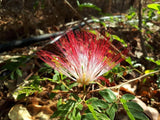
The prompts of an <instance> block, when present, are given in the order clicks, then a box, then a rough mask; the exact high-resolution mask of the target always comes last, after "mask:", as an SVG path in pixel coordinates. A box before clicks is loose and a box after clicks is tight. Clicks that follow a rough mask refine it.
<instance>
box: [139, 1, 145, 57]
mask: <svg viewBox="0 0 160 120" xmlns="http://www.w3.org/2000/svg"><path fill="white" fill-rule="evenodd" d="M138 19H139V22H138V27H139V33H140V42H141V48H142V52H143V56H144V57H147V52H146V49H145V44H144V39H143V35H142V1H141V0H139V8H138Z"/></svg>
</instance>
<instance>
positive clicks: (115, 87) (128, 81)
mask: <svg viewBox="0 0 160 120" xmlns="http://www.w3.org/2000/svg"><path fill="white" fill-rule="evenodd" d="M158 72H160V70H157V71H154V72H150V73H147V74H144V75H142V76H140V77H137V78H134V79H131V80H127V82H124V83H122V84H120V85H116V86H113V87H103V88H100V89H96V90H92V91H90V92H97V91H100V90H104V89H119V88H120V87H122V86H123V85H125V84H127V83H130V82H133V81H136V80H138V79H142V78H144V77H146V76H148V75H151V74H155V73H158Z"/></svg>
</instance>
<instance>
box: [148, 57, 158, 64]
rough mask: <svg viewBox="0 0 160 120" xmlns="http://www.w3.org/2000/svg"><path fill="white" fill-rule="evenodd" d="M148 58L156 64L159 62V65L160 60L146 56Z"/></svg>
mask: <svg viewBox="0 0 160 120" xmlns="http://www.w3.org/2000/svg"><path fill="white" fill-rule="evenodd" d="M146 60H149V61H151V62H153V63H155V64H157V65H160V60H156V61H155V60H154V59H153V58H151V57H146Z"/></svg>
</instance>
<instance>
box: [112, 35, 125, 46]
mask: <svg viewBox="0 0 160 120" xmlns="http://www.w3.org/2000/svg"><path fill="white" fill-rule="evenodd" d="M111 37H112V38H113V39H115V40H117V41H119V42H121V43H122V44H123V45H124V46H125V47H127V44H126V42H125V41H124V40H123V39H121V38H119V37H118V36H117V35H111Z"/></svg>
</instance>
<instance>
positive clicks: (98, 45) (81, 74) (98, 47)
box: [37, 30, 126, 85]
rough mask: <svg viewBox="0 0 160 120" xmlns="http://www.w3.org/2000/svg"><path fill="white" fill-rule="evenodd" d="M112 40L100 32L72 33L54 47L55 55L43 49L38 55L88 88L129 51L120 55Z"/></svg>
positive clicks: (61, 38)
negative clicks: (88, 85)
mask: <svg viewBox="0 0 160 120" xmlns="http://www.w3.org/2000/svg"><path fill="white" fill-rule="evenodd" d="M109 40H110V38H107V37H104V36H103V35H101V34H99V33H98V32H95V33H94V34H93V33H91V32H88V31H83V30H82V31H79V30H77V31H69V32H67V33H66V35H64V36H62V37H60V38H59V40H58V41H56V42H55V43H53V44H52V45H53V46H51V47H52V49H53V48H55V49H53V50H52V52H51V51H49V50H41V51H39V52H38V53H37V55H38V56H39V57H40V59H42V60H43V61H44V62H46V63H47V64H49V65H50V66H51V67H53V68H54V69H56V70H57V71H59V72H61V73H62V74H64V75H66V76H68V77H69V78H71V79H72V80H74V81H77V82H78V83H81V84H83V85H87V84H89V83H90V82H92V81H94V80H96V79H98V78H99V77H100V76H102V75H103V74H104V73H105V72H108V71H109V70H110V69H112V68H113V67H114V66H116V65H117V64H119V63H120V62H121V61H122V60H123V57H122V54H124V53H126V50H124V51H122V52H121V53H119V52H117V51H116V50H115V49H114V48H113V47H112V43H111V42H110V41H109Z"/></svg>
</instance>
